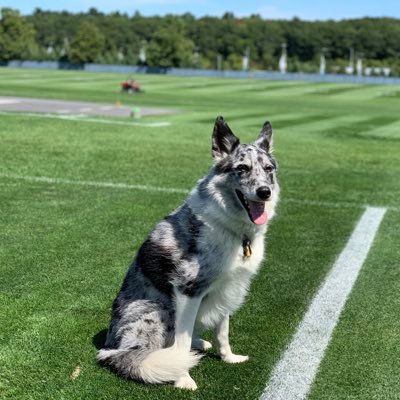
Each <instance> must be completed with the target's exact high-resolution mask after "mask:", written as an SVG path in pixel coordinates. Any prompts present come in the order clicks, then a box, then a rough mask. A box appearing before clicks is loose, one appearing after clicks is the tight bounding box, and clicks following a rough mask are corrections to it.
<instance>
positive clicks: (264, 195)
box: [256, 186, 271, 200]
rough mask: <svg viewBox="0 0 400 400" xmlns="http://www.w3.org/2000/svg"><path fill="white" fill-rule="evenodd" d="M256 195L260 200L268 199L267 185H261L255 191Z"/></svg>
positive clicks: (269, 192) (269, 195)
mask: <svg viewBox="0 0 400 400" xmlns="http://www.w3.org/2000/svg"><path fill="white" fill-rule="evenodd" d="M256 193H257V196H258V197H259V198H260V199H262V200H268V199H269V198H270V197H271V189H270V188H269V187H268V186H261V187H259V188H258V189H257V191H256Z"/></svg>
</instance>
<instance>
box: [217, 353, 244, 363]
mask: <svg viewBox="0 0 400 400" xmlns="http://www.w3.org/2000/svg"><path fill="white" fill-rule="evenodd" d="M221 358H222V361H225V362H226V363H229V364H237V363H242V362H245V361H247V360H248V359H249V356H240V355H238V354H233V353H231V354H227V355H225V356H222V357H221Z"/></svg>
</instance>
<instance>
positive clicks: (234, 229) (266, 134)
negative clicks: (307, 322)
mask: <svg viewBox="0 0 400 400" xmlns="http://www.w3.org/2000/svg"><path fill="white" fill-rule="evenodd" d="M212 156H213V165H212V167H211V169H210V171H209V173H208V175H207V176H205V177H204V178H203V179H201V180H200V181H199V182H198V184H197V186H196V187H195V188H194V189H193V190H192V191H191V193H190V194H189V195H188V197H187V198H186V200H185V201H184V203H183V204H182V205H181V206H180V207H179V208H177V209H176V210H175V211H174V212H172V213H171V214H170V215H168V216H167V217H166V218H164V219H163V220H162V221H161V222H160V223H159V224H158V225H157V226H156V227H155V228H154V230H153V231H152V232H151V233H150V235H149V236H148V238H147V239H146V240H145V242H144V243H143V244H142V246H141V247H140V248H139V251H138V253H137V255H136V257H135V259H134V261H133V263H132V265H131V266H130V268H129V270H128V272H127V274H126V276H125V279H124V281H123V284H122V287H121V290H120V291H119V293H118V295H117V298H116V299H115V300H114V303H113V308H112V318H111V323H110V327H109V329H108V333H107V339H106V343H105V345H104V348H103V349H101V350H100V351H99V353H98V360H99V361H100V362H101V363H102V364H104V365H106V366H108V367H110V368H111V369H112V370H114V371H116V372H117V373H118V374H120V375H122V376H124V377H126V378H131V379H135V380H138V381H142V382H146V383H165V382H173V383H174V385H175V386H176V387H178V388H184V389H191V390H195V389H196V388H197V385H196V383H195V381H194V380H193V379H192V378H191V376H190V375H189V370H190V368H192V367H193V366H195V365H196V364H197V362H198V361H199V359H200V358H201V355H200V353H199V352H198V351H206V350H207V349H209V348H210V347H211V343H209V342H207V341H205V340H203V339H201V338H200V335H201V333H202V332H203V331H204V330H205V329H209V328H212V329H213V330H214V343H213V344H214V345H215V346H216V348H217V350H218V352H219V354H220V356H221V359H222V360H223V361H225V362H227V363H240V362H244V361H246V360H247V359H248V357H247V356H243V355H237V354H234V353H233V352H232V349H231V346H230V344H229V318H230V316H231V315H232V314H233V313H234V312H235V311H236V310H237V309H238V308H239V307H240V305H241V304H242V303H243V301H244V299H245V297H246V293H247V291H248V288H249V285H250V281H251V279H252V277H253V276H254V275H255V274H256V272H257V271H258V269H259V267H260V264H261V262H262V259H263V256H264V237H265V233H266V230H267V226H268V224H267V222H268V220H270V219H271V218H272V217H273V216H274V214H275V207H276V204H277V202H278V197H279V185H278V182H277V178H276V162H275V160H274V158H273V156H272V127H271V124H270V123H269V122H266V123H265V124H264V126H263V127H262V129H261V133H260V134H259V136H258V138H257V139H256V140H255V142H254V143H251V144H240V141H239V139H238V138H237V137H236V136H235V135H234V134H233V132H232V131H231V129H230V128H229V126H228V125H227V123H226V122H225V121H224V119H223V118H222V117H218V118H217V119H216V121H215V126H214V130H213V134H212Z"/></svg>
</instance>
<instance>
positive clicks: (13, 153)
mask: <svg viewBox="0 0 400 400" xmlns="http://www.w3.org/2000/svg"><path fill="white" fill-rule="evenodd" d="M125 78H126V77H125V76H123V75H118V74H90V73H84V72H70V71H66V72H64V71H34V70H16V69H14V70H13V69H0V95H10V96H26V97H40V98H54V99H70V100H87V101H96V102H97V101H98V102H106V103H111V104H113V103H115V102H116V101H117V100H120V101H121V102H122V103H123V104H132V105H133V104H139V105H142V106H160V107H168V108H173V109H176V110H177V111H178V112H177V113H176V114H173V115H168V116H158V117H151V118H143V121H144V122H146V121H167V122H170V123H171V125H169V126H166V127H160V128H148V127H140V126H121V125H112V124H103V123H101V122H100V121H99V122H98V123H97V122H87V121H85V119H84V118H82V119H81V120H61V119H54V118H49V117H47V116H43V117H34V116H29V115H25V114H21V115H19V114H17V113H15V114H8V113H7V114H1V113H0V149H1V157H0V304H1V306H0V322H1V329H0V398H1V399H24V400H25V399H26V400H27V399H40V400H42V399H68V400H69V399H85V400H86V399H87V400H90V399H93V400H94V399H96V400H98V399H110V400H114V399H149V400H150V399H157V400H161V399H207V400H208V399H229V400H230V399H236V398H241V399H257V398H258V397H259V396H260V394H261V392H262V391H263V389H264V387H265V385H266V383H267V380H268V377H269V375H270V373H271V371H272V369H273V367H274V365H275V364H276V362H277V361H278V360H279V357H280V355H281V354H282V352H283V351H284V349H285V346H286V345H287V344H288V343H289V342H290V340H291V338H292V336H293V333H294V332H295V330H296V327H297V325H298V324H299V322H300V321H301V319H302V317H303V315H304V313H305V311H306V309H307V307H308V305H309V303H310V300H311V299H312V297H313V295H314V294H315V293H316V291H317V290H318V288H319V286H320V284H321V282H322V281H323V279H324V277H325V276H326V274H327V272H328V271H329V270H330V268H331V266H332V264H333V262H334V261H335V259H336V257H337V255H338V254H339V253H340V252H341V250H342V249H343V247H344V245H345V244H346V242H347V239H348V237H349V235H350V234H351V232H352V230H353V228H354V226H355V224H356V222H357V220H358V218H359V217H360V216H361V214H362V213H363V210H364V207H365V206H366V205H374V206H383V207H387V208H388V211H387V213H386V216H385V218H384V221H383V223H382V225H381V227H380V229H379V231H378V235H377V238H376V241H375V243H374V246H373V248H372V250H371V252H370V254H369V257H368V259H367V261H366V263H365V265H364V266H363V269H362V271H361V273H360V275H359V277H358V280H357V282H356V285H355V286H354V288H353V291H352V294H351V296H350V298H349V300H348V302H347V304H346V307H345V309H344V311H343V313H342V315H341V318H340V321H339V324H338V325H337V327H336V329H335V331H334V335H333V338H332V341H331V343H330V345H329V347H328V349H327V352H326V354H325V358H324V359H323V361H322V364H321V368H320V370H319V373H318V375H317V377H316V380H315V383H314V385H313V387H312V390H311V393H310V395H309V398H310V399H313V400H320V399H330V400H331V399H333V400H336V399H360V400H361V399H363V400H364V399H400V380H399V376H400V362H399V360H400V317H399V316H400V296H399V293H400V261H399V260H400V245H399V243H400V230H399V228H398V227H399V226H400V205H399V198H400V178H399V177H400V113H399V110H400V96H399V95H398V93H400V88H397V87H391V86H373V85H371V86H363V85H339V84H322V83H304V82H279V81H277V82H270V81H254V80H230V79H216V78H215V79H212V78H210V79H206V78H175V77H169V76H151V75H140V76H139V75H138V76H137V78H138V80H139V81H140V82H141V84H142V85H143V87H144V89H145V90H146V93H145V94H143V95H140V96H128V95H127V96H123V95H120V94H119V93H118V89H119V82H121V81H122V80H123V79H125ZM217 115H223V116H224V117H225V118H226V120H227V121H228V123H229V124H230V126H231V128H232V129H233V131H234V132H235V133H236V134H237V135H238V136H239V137H240V138H241V139H242V142H246V141H251V140H253V139H254V138H255V137H256V135H257V134H258V132H259V130H260V128H261V126H262V124H263V122H264V121H265V120H266V119H269V120H271V122H272V125H273V127H274V129H275V155H276V157H277V159H278V161H279V164H280V171H279V178H280V183H281V187H282V197H281V203H280V206H279V210H278V211H279V212H278V216H277V218H276V219H275V220H274V221H273V222H272V223H271V227H270V230H269V232H268V241H267V257H266V261H265V265H264V266H263V268H262V270H261V273H260V274H259V275H258V276H257V278H256V279H255V281H254V282H253V284H252V287H251V291H250V293H249V296H248V300H247V302H246V303H245V305H244V306H243V307H242V308H241V310H240V311H239V312H238V313H237V314H236V315H235V316H234V317H233V318H232V328H231V342H232V347H233V349H234V351H236V352H238V353H240V354H249V356H250V360H249V361H248V362H247V363H244V364H239V365H227V364H224V363H222V362H221V361H220V360H219V359H218V358H217V357H216V353H215V352H214V351H213V350H211V352H210V354H209V356H207V357H205V358H204V359H203V360H202V362H201V363H200V365H199V366H198V367H196V368H195V369H193V371H192V376H193V377H194V379H195V380H196V382H197V384H198V386H199V389H198V391H196V392H193V393H192V392H186V391H178V390H176V389H174V388H173V387H171V386H168V385H167V386H146V385H142V384H138V383H134V382H131V381H126V380H124V379H121V378H119V377H117V376H115V375H114V374H113V373H111V372H110V371H108V370H106V369H103V368H101V367H100V366H99V365H98V364H97V363H96V361H95V355H96V346H99V344H100V343H101V340H102V339H103V337H104V330H105V329H106V328H107V325H108V322H109V316H110V307H111V302H112V300H113V299H114V296H115V294H116V292H117V290H118V289H119V286H120V283H121V280H122V278H123V276H124V274H125V271H126V269H127V266H128V264H129V263H130V261H131V259H132V258H133V256H134V254H135V251H136V250H137V249H138V246H139V245H140V244H141V242H142V241H143V240H144V239H145V237H146V235H147V234H148V233H149V232H150V230H151V229H152V227H153V226H154V225H155V223H156V222H157V221H158V220H160V218H162V217H163V216H165V215H167V214H168V213H169V212H171V211H172V210H173V209H174V208H175V207H176V206H178V205H179V204H180V203H181V202H182V200H183V199H184V197H185V195H184V194H180V193H178V192H177V193H173V192H171V193H167V192H160V191H157V190H152V189H151V188H148V189H147V190H143V189H141V190H139V189H136V190H135V189H130V188H129V187H126V186H125V187H124V186H120V187H107V186H106V185H101V184H99V185H97V186H95V185H90V184H84V182H92V183H93V182H100V183H101V182H111V183H125V184H131V185H135V184H138V185H147V186H155V187H166V188H177V189H190V188H191V187H193V186H194V185H195V184H196V181H197V179H199V178H200V177H201V176H202V175H204V174H205V173H206V172H207V170H208V168H209V166H210V162H211V156H210V144H211V140H210V138H211V132H212V127H213V122H214V119H215V117H216V116H217ZM34 177H48V178H60V179H64V181H58V182H54V181H51V180H48V181H47V182H46V181H45V180H43V179H42V180H35V179H34ZM73 181H83V182H81V183H77V184H74V182H73ZM205 337H206V338H208V339H209V338H210V337H211V335H210V334H209V333H207V334H206V335H205Z"/></svg>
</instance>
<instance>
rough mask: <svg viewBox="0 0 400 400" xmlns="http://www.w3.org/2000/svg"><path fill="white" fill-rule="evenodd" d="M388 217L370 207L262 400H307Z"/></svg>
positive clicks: (313, 304)
mask: <svg viewBox="0 0 400 400" xmlns="http://www.w3.org/2000/svg"><path fill="white" fill-rule="evenodd" d="M385 213H386V209H384V208H371V207H368V208H367V210H366V211H365V212H364V214H363V215H362V217H361V219H360V220H359V222H358V224H357V226H356V228H355V229H354V231H353V233H352V235H351V237H350V239H349V241H348V242H347V244H346V246H345V248H344V249H343V251H342V252H341V254H340V255H339V257H338V259H337V261H336V262H335V264H334V266H333V267H332V270H331V271H330V272H329V274H328V276H327V278H326V280H325V281H324V283H323V285H322V286H321V288H320V289H319V291H318V293H317V294H316V296H315V297H314V299H313V301H312V303H311V305H310V307H309V309H308V311H307V313H306V315H305V316H304V319H303V320H302V322H301V324H300V326H299V328H298V329H297V332H296V334H295V336H294V338H293V340H292V342H291V343H290V345H289V346H288V348H287V350H286V351H285V353H284V355H283V356H282V358H281V359H280V361H279V362H278V364H277V365H276V367H275V368H274V370H273V372H272V375H271V377H270V380H269V382H268V385H267V387H266V389H265V391H264V393H263V394H262V396H261V400H296V399H297V400H298V399H305V398H306V396H307V394H308V392H309V390H310V388H311V385H312V383H313V381H314V378H315V376H316V374H317V370H318V367H319V364H320V363H321V360H322V358H323V356H324V352H325V349H326V348H327V346H328V344H329V341H330V339H331V336H332V332H333V330H334V328H335V326H336V324H337V322H338V320H339V316H340V314H341V312H342V309H343V307H344V305H345V304H346V301H347V298H348V296H349V294H350V292H351V290H352V288H353V285H354V283H355V281H356V279H357V276H358V274H359V272H360V269H361V267H362V265H363V264H364V261H365V259H366V258H367V255H368V253H369V250H370V248H371V246H372V243H373V241H374V239H375V235H376V233H377V231H378V228H379V225H380V223H381V221H382V219H383V217H384V215H385Z"/></svg>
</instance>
